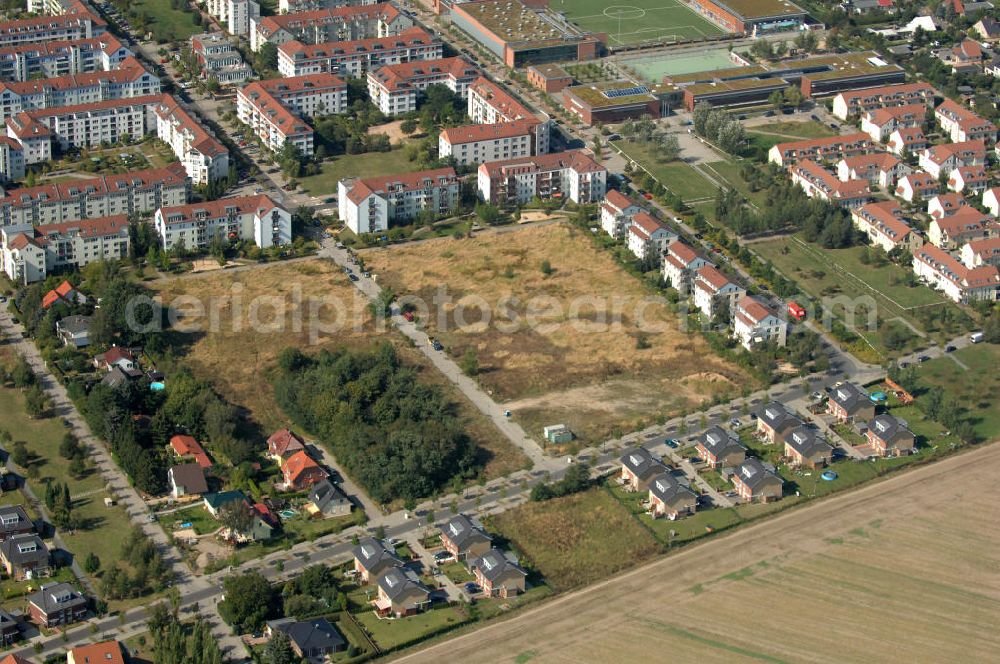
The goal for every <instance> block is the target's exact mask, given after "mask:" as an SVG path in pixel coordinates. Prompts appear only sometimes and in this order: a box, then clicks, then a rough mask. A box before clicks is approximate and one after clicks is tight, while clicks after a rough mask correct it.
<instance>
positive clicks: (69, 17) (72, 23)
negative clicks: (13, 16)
mask: <svg viewBox="0 0 1000 664" xmlns="http://www.w3.org/2000/svg"><path fill="white" fill-rule="evenodd" d="M81 6H82V5H81ZM107 27H108V26H107V23H105V22H104V21H103V20H102V19H100V18H98V17H97V16H95V15H94V14H93V13H91V12H89V11H87V10H82V11H77V12H73V13H67V14H63V15H62V16H33V17H30V18H23V19H18V20H16V21H4V22H3V23H0V47H4V46H17V45H19V44H34V43H39V42H58V41H76V40H80V39H93V38H94V37H100V36H101V35H103V34H104V33H105V32H107Z"/></svg>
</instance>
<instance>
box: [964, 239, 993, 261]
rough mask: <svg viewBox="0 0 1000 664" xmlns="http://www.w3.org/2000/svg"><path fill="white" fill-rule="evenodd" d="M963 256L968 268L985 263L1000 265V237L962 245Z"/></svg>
mask: <svg viewBox="0 0 1000 664" xmlns="http://www.w3.org/2000/svg"><path fill="white" fill-rule="evenodd" d="M961 258H962V264H963V265H965V267H967V268H974V267H981V266H983V265H995V266H997V267H1000V237H991V238H986V239H984V240H972V241H971V242H966V243H965V244H964V245H962V251H961Z"/></svg>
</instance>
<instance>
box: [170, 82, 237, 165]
mask: <svg viewBox="0 0 1000 664" xmlns="http://www.w3.org/2000/svg"><path fill="white" fill-rule="evenodd" d="M156 114H157V115H158V116H159V117H161V118H163V119H167V118H172V119H173V120H175V121H176V122H177V123H178V124H180V125H181V126H182V127H184V129H186V130H187V131H188V132H189V133H190V134H191V147H193V148H194V149H195V150H197V151H198V152H200V153H201V154H203V155H205V156H208V157H212V156H216V155H221V154H226V153H228V152H229V151H228V150H226V148H225V147H224V146H223V145H222V143H220V142H219V141H217V140H216V139H215V138H213V137H212V136H211V135H210V134H209V133H208V132H207V131H206V130H205V128H204V127H202V126H201V124H200V123H199V122H198V121H197V120H195V119H194V118H193V117H192V116H191V115H190V114H189V113H188V112H187V111H185V110H184V109H183V108H181V106H180V104H178V103H177V100H176V99H174V98H173V97H171V96H170V95H162V96H161V98H160V103H159V104H158V105H157V107H156Z"/></svg>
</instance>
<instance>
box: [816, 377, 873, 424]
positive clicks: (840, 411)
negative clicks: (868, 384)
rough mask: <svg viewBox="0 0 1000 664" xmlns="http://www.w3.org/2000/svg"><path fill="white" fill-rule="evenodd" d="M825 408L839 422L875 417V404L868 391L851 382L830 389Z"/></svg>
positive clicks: (866, 419) (861, 420) (863, 420)
mask: <svg viewBox="0 0 1000 664" xmlns="http://www.w3.org/2000/svg"><path fill="white" fill-rule="evenodd" d="M826 410H827V412H828V413H830V414H831V415H833V416H834V417H835V418H837V419H838V420H839V421H841V422H867V421H868V420H870V419H871V418H873V417H875V404H874V403H873V402H872V400H871V398H870V397H869V396H868V393H867V392H865V391H864V390H863V389H861V388H860V387H858V386H857V385H855V384H854V383H851V382H844V383H841V384H840V385H838V386H837V387H835V388H833V390H831V391H830V398H829V399H827V402H826Z"/></svg>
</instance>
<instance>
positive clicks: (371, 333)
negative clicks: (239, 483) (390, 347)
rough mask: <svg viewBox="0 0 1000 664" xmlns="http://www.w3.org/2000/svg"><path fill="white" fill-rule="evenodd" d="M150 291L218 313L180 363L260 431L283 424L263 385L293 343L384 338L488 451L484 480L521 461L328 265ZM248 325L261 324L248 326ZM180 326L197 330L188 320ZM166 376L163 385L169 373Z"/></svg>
mask: <svg viewBox="0 0 1000 664" xmlns="http://www.w3.org/2000/svg"><path fill="white" fill-rule="evenodd" d="M154 286H155V288H156V289H157V291H158V293H159V294H160V296H161V297H162V298H163V302H164V304H166V305H169V304H178V303H179V302H181V301H180V300H178V298H180V297H182V296H184V297H185V298H191V299H193V300H196V301H198V302H201V303H203V306H204V308H205V311H206V312H210V311H212V309H213V307H214V308H216V309H217V310H218V314H217V319H218V321H219V323H218V324H217V325H213V324H211V321H210V320H209V317H208V315H206V316H205V317H204V318H202V319H201V324H200V325H198V326H197V327H196V329H195V331H194V332H192V333H191V334H190V335H188V336H187V337H186V338H185V340H184V341H185V342H186V344H187V345H186V347H185V348H184V349H183V357H184V359H183V362H184V363H186V364H187V365H188V366H190V367H191V368H192V370H193V371H195V373H196V374H197V375H199V376H201V377H203V378H206V379H208V380H210V381H212V383H213V385H214V386H215V388H216V389H217V390H218V391H219V392H220V393H221V394H222V395H223V396H225V397H226V398H227V399H228V400H229V401H231V402H232V403H234V404H236V405H238V406H242V407H243V408H246V409H247V410H249V411H250V414H251V417H252V418H253V419H254V420H255V421H256V422H258V423H259V424H260V425H261V427H262V429H263V430H264V431H265V432H269V431H271V430H273V429H276V428H279V427H282V426H286V425H287V424H288V420H287V418H286V417H285V415H284V413H283V412H282V411H281V409H280V408H279V407H278V404H277V403H276V401H275V399H274V391H273V390H272V389H271V385H270V383H269V382H268V375H269V373H270V371H271V370H272V368H273V367H274V366H275V363H276V359H277V356H278V353H280V352H281V350H282V349H283V348H285V347H287V346H295V347H297V348H299V349H301V350H303V351H304V352H307V353H312V352H316V351H318V350H319V349H320V348H324V347H339V346H348V347H351V348H366V347H368V346H370V345H371V344H373V343H375V342H377V341H380V340H389V341H391V342H392V343H393V344H394V345H395V346H396V348H397V350H398V351H399V353H400V357H402V358H403V359H404V360H406V361H407V362H408V363H410V364H413V365H416V366H420V367H422V368H423V369H424V371H423V372H422V374H421V377H422V379H423V380H426V381H427V382H429V383H433V384H437V385H440V386H441V387H442V389H444V390H445V393H446V394H448V395H449V397H450V398H451V399H452V401H454V402H455V403H456V404H457V405H458V407H459V415H460V416H461V417H462V418H463V419H464V420H465V423H466V429H467V430H468V431H469V433H470V435H471V436H472V437H473V439H474V440H476V442H477V443H478V444H479V445H480V446H481V447H482V448H484V449H485V450H486V455H487V458H488V459H489V461H488V462H487V463H486V470H485V474H486V476H487V477H494V476H498V475H502V474H506V473H508V472H511V471H512V470H515V469H517V468H520V467H522V465H523V464H524V463H525V459H524V457H523V456H522V455H521V453H520V451H518V450H516V448H514V447H513V446H512V445H511V444H510V443H509V441H507V439H506V438H504V437H503V436H502V434H500V432H499V431H497V429H496V428H495V427H494V426H493V425H492V424H491V423H490V422H489V421H487V420H486V419H485V418H484V417H483V416H482V415H481V414H480V413H479V412H478V411H477V410H475V408H474V407H473V406H472V404H470V403H469V402H468V401H467V400H466V399H465V398H464V397H463V396H462V395H461V394H460V393H459V392H457V391H456V390H454V389H453V388H452V386H451V384H450V383H448V382H447V381H446V380H445V379H444V378H443V377H442V376H441V375H440V374H439V373H438V372H437V371H436V370H434V369H433V368H431V367H430V366H429V363H428V362H427V360H426V358H425V357H424V356H423V355H422V354H420V353H419V352H417V351H416V350H415V349H413V348H411V347H410V346H409V345H407V344H406V343H404V341H403V337H402V335H400V334H398V333H396V332H394V331H392V330H390V329H376V326H375V324H374V322H373V320H372V315H371V312H370V311H369V309H368V304H367V300H365V298H364V297H363V296H362V295H360V294H359V293H358V292H357V290H356V289H355V288H354V287H353V286H351V284H350V282H349V281H348V279H347V277H346V275H344V274H343V273H341V272H340V270H338V269H337V268H336V267H335V266H334V265H333V264H332V263H330V262H328V261H324V260H320V259H316V260H308V261H296V262H291V263H276V264H273V265H268V266H261V267H255V268H253V269H250V270H240V271H222V272H212V273H207V274H203V275H192V276H185V277H182V278H178V279H173V280H170V281H165V282H155V284H154ZM213 298H214V300H213ZM213 302H215V303H217V304H215V305H213ZM314 303H315V304H314ZM334 303H336V304H334ZM185 310H189V309H185ZM254 320H258V321H259V323H260V324H259V325H253V324H252V322H253V321H254ZM313 321H315V323H314V322H313ZM180 322H181V323H182V324H187V323H192V327H195V326H194V319H193V318H186V319H182V320H181V321H180ZM206 330H208V331H206ZM167 379H168V383H169V376H168V377H167Z"/></svg>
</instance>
